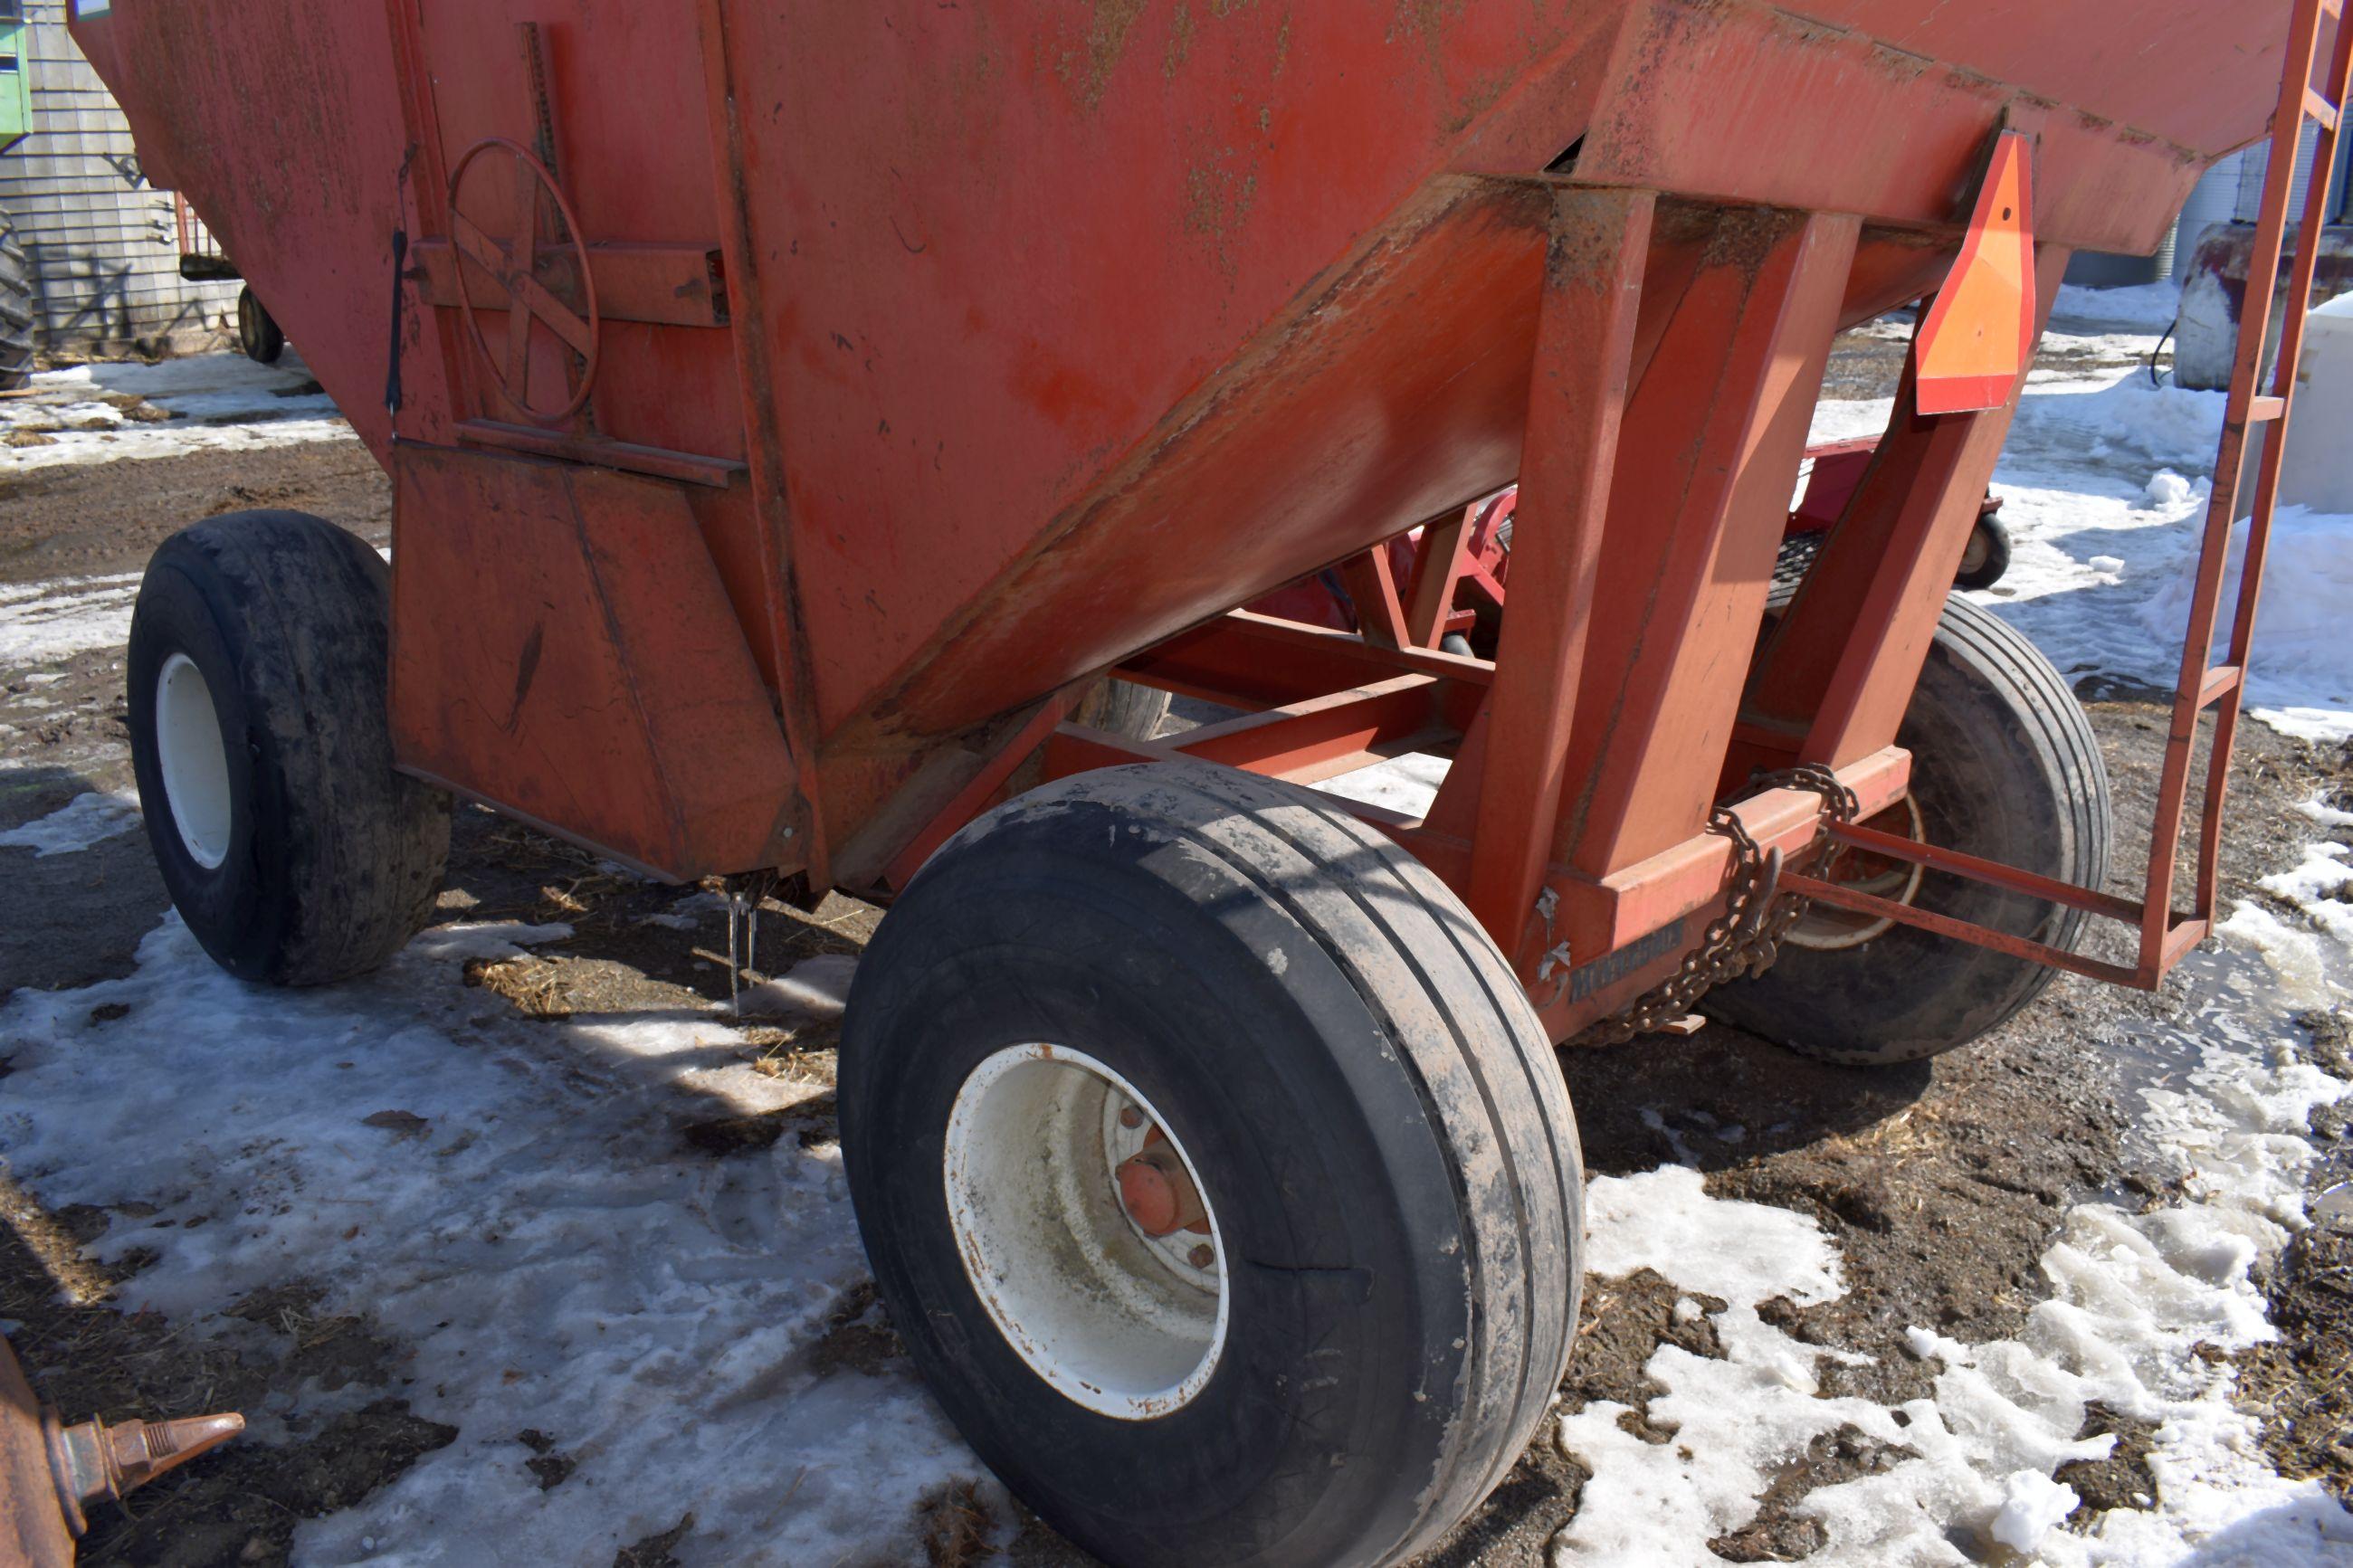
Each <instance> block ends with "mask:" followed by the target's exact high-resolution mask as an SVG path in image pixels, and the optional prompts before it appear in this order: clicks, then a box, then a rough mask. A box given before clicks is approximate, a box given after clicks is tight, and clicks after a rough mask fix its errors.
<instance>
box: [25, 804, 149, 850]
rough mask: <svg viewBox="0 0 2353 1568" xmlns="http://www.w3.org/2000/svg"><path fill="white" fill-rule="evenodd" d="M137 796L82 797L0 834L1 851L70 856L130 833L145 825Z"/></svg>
mask: <svg viewBox="0 0 2353 1568" xmlns="http://www.w3.org/2000/svg"><path fill="white" fill-rule="evenodd" d="M141 821H142V817H141V816H140V814H139V797H138V796H137V795H99V794H95V793H92V794H89V795H76V796H75V797H74V798H73V799H72V800H70V801H69V802H67V803H66V804H65V805H62V806H60V807H58V809H57V810H56V811H53V812H51V813H49V815H48V816H44V817H42V818H41V819H40V820H38V821H37V822H28V823H26V824H25V826H22V827H12V828H10V829H8V831H6V832H5V833H0V849H30V850H32V851H33V852H34V853H35V854H36V855H37V856H41V857H43V858H47V857H48V856H51V855H70V854H73V853H75V852H76V851H78V850H82V849H87V848H89V847H90V846H91V845H93V844H97V843H100V842H102V841H104V840H106V839H109V838H111V837H114V836H115V835H116V834H118V833H128V832H130V831H131V830H132V828H134V827H136V826H139V824H140V822H141Z"/></svg>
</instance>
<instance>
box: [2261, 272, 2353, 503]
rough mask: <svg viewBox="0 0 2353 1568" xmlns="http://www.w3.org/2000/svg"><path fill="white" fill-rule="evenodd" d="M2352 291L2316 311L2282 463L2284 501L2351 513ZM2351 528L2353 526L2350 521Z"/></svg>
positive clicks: (2299, 375) (2308, 331) (2306, 341)
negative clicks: (2292, 422) (2346, 435)
mask: <svg viewBox="0 0 2353 1568" xmlns="http://www.w3.org/2000/svg"><path fill="white" fill-rule="evenodd" d="M2348 430H2353V294H2340V295H2338V296H2337V298H2336V299H2334V300H2330V301H2329V302H2328V303H2327V304H2326V305H2323V306H2321V307H2320V309H2318V310H2315V311H2314V312H2313V313H2312V315H2311V318H2310V325H2309V326H2308V327H2307V329H2306V336H2305V340H2304V363H2303V365H2302V367H2301V369H2300V370H2299V371H2298V372H2297V374H2296V391H2295V423H2294V424H2293V425H2292V426H2290V428H2289V430H2288V437H2287V453H2286V456H2285V457H2284V458H2282V459H2281V462H2280V497H2279V499H2280V504H2281V505H2282V506H2302V507H2309V508H2311V509H2312V510H2314V511H2317V512H2328V513H2333V514H2338V515H2343V516H2348V517H2353V442H2348V441H2347V440H2346V439H2345V433H2346V432H2347V431H2348ZM2348 527H2353V524H2348Z"/></svg>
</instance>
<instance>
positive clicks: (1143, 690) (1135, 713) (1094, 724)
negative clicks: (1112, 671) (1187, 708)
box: [1071, 679, 1171, 741]
mask: <svg viewBox="0 0 2353 1568" xmlns="http://www.w3.org/2000/svg"><path fill="white" fill-rule="evenodd" d="M1170 700H1171V699H1170V697H1169V694H1168V693H1167V692H1166V691H1162V690H1160V689H1157V688H1155V687H1150V686H1138V685H1137V684H1135V682H1134V681H1132V680H1117V679H1104V680H1102V681H1099V682H1098V683H1097V684H1096V686H1095V689H1093V690H1092V691H1090V692H1088V693H1087V694H1086V696H1085V697H1084V698H1083V699H1082V700H1080V702H1079V705H1078V707H1077V708H1076V709H1075V710H1072V712H1071V722H1072V723H1075V724H1083V725H1085V726H1086V727H1087V728H1088V729H1090V730H1101V731H1103V732H1105V733H1106V734H1112V735H1120V736H1124V737H1125V738H1126V739H1128V740H1131V741H1149V740H1151V739H1152V738H1153V737H1154V736H1155V735H1157V734H1159V733H1160V726H1161V723H1162V722H1163V721H1165V720H1166V719H1167V717H1168V706H1169V702H1170Z"/></svg>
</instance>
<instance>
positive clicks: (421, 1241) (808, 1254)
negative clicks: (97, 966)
mask: <svg viewBox="0 0 2353 1568" xmlns="http://www.w3.org/2000/svg"><path fill="white" fill-rule="evenodd" d="M565 934H567V933H566V930H565V928H564V927H561V926H555V927H540V928H530V927H490V928H463V927H445V928H441V929H439V930H437V931H429V932H427V934H426V935H424V936H422V937H420V938H418V939H417V942H415V943H414V944H412V946H411V947H410V948H409V950H408V951H407V952H406V953H405V954H403V955H402V956H401V957H400V958H399V959H398V960H397V961H396V963H394V964H393V966H392V967H391V968H390V969H388V970H387V971H385V973H382V974H380V975H378V976H376V977H375V978H374V979H371V980H369V981H366V982H364V983H361V984H352V985H346V986H342V987H338V988H335V989H332V990H322V991H303V992H284V991H268V990H262V989H257V988H253V987H248V986H245V985H242V984H238V983H237V982H236V981H234V980H231V979H229V978H228V977H227V975H225V974H223V973H221V972H220V971H218V970H217V969H216V968H215V967H214V966H213V964H212V963H211V962H210V961H209V960H208V959H206V956H205V955H204V953H203V952H202V951H201V950H200V949H199V948H198V947H197V945H196V943H195V940H194V938H193V937H192V936H191V935H190V934H189V932H188V931H187V930H186V928H185V926H183V925H182V924H181V923H180V922H179V921H178V920H177V919H176V917H167V918H166V920H165V921H164V924H163V925H162V926H161V927H160V928H159V929H158V930H156V931H154V932H153V934H152V935H150V936H149V937H148V938H147V939H146V941H145V942H144V943H143V944H142V946H141V948H140V950H139V955H138V962H139V967H138V970H137V972H136V973H133V974H132V975H131V976H130V977H128V978H127V979H123V980H119V981H111V982H107V983H104V984H99V985H95V986H92V987H90V988H89V989H86V990H80V991H67V992H55V993H44V992H32V991H21V992H18V993H17V994H16V996H15V997H14V998H13V999H11V1000H10V1001H9V1002H8V1003H6V1004H5V1005H0V1037H5V1038H6V1039H8V1040H9V1041H10V1042H11V1051H10V1054H11V1058H12V1059H11V1068H12V1070H11V1072H10V1074H9V1077H8V1092H7V1095H6V1098H5V1101H0V1147H5V1150H6V1153H7V1162H8V1165H9V1167H10V1169H11V1171H12V1173H14V1174H15V1175H16V1177H17V1179H18V1180H20V1181H23V1182H25V1183H26V1184H28V1185H29V1186H31V1187H32V1188H33V1189H34V1190H36V1191H37V1193H38V1194H40V1196H41V1198H42V1199H43V1201H44V1202H45V1203H47V1204H48V1205H52V1206H56V1205H64V1204H70V1203H91V1204H104V1205H121V1204H125V1203H130V1202H132V1201H133V1200H142V1201H145V1202H150V1203H154V1204H157V1205H160V1206H159V1209H158V1212H156V1213H155V1214H154V1215H152V1216H151V1217H148V1218H146V1219H138V1220H134V1219H132V1218H131V1217H130V1216H129V1215H127V1214H126V1215H123V1216H122V1218H121V1220H119V1221H118V1223H117V1224H116V1225H115V1226H114V1227H113V1228H112V1229H111V1230H110V1231H109V1232H108V1234H107V1236H106V1238H105V1239H104V1241H103V1242H102V1243H101V1244H100V1250H101V1252H102V1253H103V1254H104V1255H107V1256H118V1255H120V1254H121V1253H122V1252H124V1251H126V1250H129V1249H131V1248H134V1247H146V1248H153V1250H154V1252H155V1254H156V1260H155V1261H154V1262H153V1264H152V1265H151V1266H149V1267H147V1268H143V1269H142V1270H141V1271H139V1272H138V1273H137V1274H136V1275H135V1276H134V1277H133V1278H132V1279H131V1280H130V1281H129V1282H128V1283H127V1284H126V1285H125V1286H124V1287H123V1288H122V1290H121V1305H122V1307H123V1309H124V1310H127V1311H137V1310H142V1309H148V1308H152V1309H153V1310H158V1311H161V1312H164V1313H165V1314H167V1315H169V1316H170V1318H171V1319H172V1320H173V1321H174V1322H175V1323H178V1324H195V1323H201V1322H204V1321H206V1320H208V1319H214V1318H216V1315H217V1314H218V1313H220V1311H221V1310H223V1309H224V1308H225V1307H227V1306H228V1305H229V1304H231V1303H232V1302H234V1301H236V1300H237V1299H238V1298H239V1297H241V1296H243V1295H244V1294H246V1293H248V1292H249V1291H252V1290H254V1289H259V1288H262V1287H265V1286H272V1285H283V1284H285V1283H287V1282H289V1281H290V1280H297V1279H310V1280H315V1281H316V1282H318V1283H319V1284H321V1285H322V1286H324V1287H325V1288H326V1289H327V1291H328V1305H329V1308H330V1310H336V1311H344V1312H356V1313H364V1314H366V1315H368V1316H369V1317H371V1318H372V1319H374V1321H375V1322H376V1323H378V1324H380V1325H382V1327H383V1329H384V1330H385V1331H388V1332H389V1334H390V1335H391V1336H393V1337H394V1338H396V1339H397V1340H399V1341H403V1342H407V1343H411V1344H414V1345H415V1346H416V1347H417V1356H416V1358H415V1360H414V1361H413V1362H411V1363H408V1364H407V1365H406V1367H405V1368H404V1369H403V1370H404V1372H405V1373H406V1376H407V1377H409V1378H411V1379H413V1380H414V1381H413V1383H411V1384H408V1385H407V1386H406V1387H403V1388H400V1389H399V1390H398V1392H399V1393H400V1394H403V1395H404V1396H406V1398H408V1399H409V1400H411V1401H412V1402H413V1404H414V1405H415V1407H416V1408H417V1412H418V1414H420V1415H424V1416H426V1417H427V1418H429V1419H434V1420H438V1421H444V1422H448V1423H450V1424H452V1425H455V1426H458V1427H459V1429H460V1432H459V1437H458V1439H457V1440H456V1442H455V1443H453V1444H452V1445H450V1446H449V1447H445V1448H442V1449H439V1450H438V1451H436V1452H433V1453H430V1454H427V1456H425V1458H422V1459H421V1460H419V1461H418V1462H417V1465H416V1467H415V1468H412V1469H411V1470H409V1471H408V1472H407V1473H406V1475H404V1476H403V1477H402V1478H401V1479H400V1480H398V1481H397V1482H396V1483H395V1484H394V1485H392V1486H391V1487H389V1488H387V1489H385V1490H383V1491H380V1492H378V1493H376V1494H375V1495H374V1496H372V1497H370V1498H369V1499H367V1500H365V1501H364V1502H363V1503H362V1504H360V1505H359V1506H358V1507H357V1508H354V1509H352V1510H347V1511H345V1512H343V1513H339V1514H335V1515H333V1516H332V1517H329V1518H327V1519H323V1520H319V1521H311V1522H310V1523H306V1524H305V1525H303V1526H302V1528H301V1532H300V1534H299V1535H298V1536H297V1537H296V1542H295V1554H296V1557H297V1560H298V1561H301V1562H308V1563H363V1562H386V1563H390V1562H397V1563H404V1564H429V1563H448V1564H465V1563H480V1562H481V1561H483V1560H484V1559H483V1558H482V1556H481V1555H480V1553H481V1552H482V1550H483V1546H482V1543H483V1542H491V1541H496V1542H499V1546H498V1549H497V1552H496V1555H497V1557H498V1558H499V1559H500V1560H501V1561H504V1562H512V1563H524V1562H529V1563H602V1562H609V1561H611V1560H612V1558H613V1555H614V1553H615V1552H617V1550H618V1549H619V1548H620V1547H621V1546H622V1545H624V1544H626V1543H628V1542H632V1541H637V1540H639V1539H642V1538H643V1537H645V1536H648V1535H650V1534H653V1533H656V1532H658V1531H664V1530H667V1529H669V1528H670V1526H671V1525H674V1524H675V1523H677V1522H678V1520H679V1518H680V1516H681V1515H682V1514H683V1513H685V1512H687V1511H688V1510H690V1509H691V1510H693V1511H694V1513H695V1516H696V1521H697V1523H696V1528H695V1531H694V1533H693V1535H692V1537H691V1541H690V1542H689V1543H688V1544H687V1545H686V1546H684V1547H681V1551H691V1552H692V1553H694V1554H695V1555H694V1558H693V1560H694V1561H696V1562H702V1563H746V1564H750V1563H776V1564H786V1563H791V1564H805V1563H837V1562H841V1561H844V1560H849V1561H860V1562H863V1561H889V1562H903V1561H907V1560H909V1559H910V1557H912V1556H915V1555H918V1553H917V1552H916V1550H915V1548H914V1545H913V1538H912V1535H911V1530H912V1510H913V1505H914V1503H915V1501H916V1500H917V1498H918V1497H919V1496H920V1495H921V1494H922V1493H923V1491H924V1490H926V1489H929V1488H931V1487H934V1486H936V1485H938V1484H940V1483H942V1482H944V1481H946V1480H949V1479H955V1478H959V1477H966V1476H972V1477H979V1476H984V1475H985V1474H986V1472H985V1471H983V1470H982V1469H981V1468H980V1467H979V1465H978V1463H977V1461H976V1460H975V1459H974V1458H972V1457H971V1455H970V1454H969V1452H968V1451H967V1450H965V1448H964V1447H963V1445H962V1444H961V1443H960V1442H959V1441H958V1440H957V1438H956V1437H955V1434H954V1433H953V1431H952V1430H951V1429H950V1428H949V1427H948V1426H947V1425H946V1423H945V1421H944V1418H943V1417H942V1416H940V1415H939V1414H938V1413H937V1410H936V1408H935V1407H934V1405H933V1404H932V1402H931V1400H930V1398H929V1397H928V1396H927V1395H926V1394H924V1393H923V1390H922V1389H921V1387H920V1386H919V1385H918V1384H917V1383H916V1382H915V1381H914V1379H913V1376H912V1374H907V1373H894V1374H886V1375H881V1376H874V1377H870V1376H867V1375H865V1374H862V1373H856V1372H850V1371H843V1370H828V1369H827V1368H826V1367H824V1366H823V1365H820V1364H816V1363H814V1362H813V1352H812V1347H813V1346H814V1345H815V1344H816V1342H818V1340H819V1339H820V1338H821V1337H822V1336H823V1335H824V1334H825V1333H826V1331H827V1330H828V1321H827V1320H828V1315H829V1314H831V1313H833V1312H835V1311H836V1310H838V1309H839V1308H840V1307H841V1306H842V1304H843V1293H844V1292H845V1290H846V1289H848V1288H849V1287H850V1286H851V1285H853V1284H855V1283H857V1282H858V1281H860V1280H861V1279H863V1278H864V1276H865V1273H866V1260H865V1256H864V1254H863V1252H862V1251H861V1249H860V1245H859V1239H858V1232H857V1227H856V1226H855V1223H854V1221H853V1219H852V1216H851V1214H850V1208H849V1194H848V1191H847V1188H846V1184H845V1179H844V1176H843V1173H842V1168H841V1161H840V1158H839V1152H838V1151H837V1150H835V1149H833V1148H831V1147H829V1146H821V1147H819V1148H817V1149H805V1148H803V1147H802V1146H801V1144H800V1142H799V1141H798V1140H797V1139H793V1138H786V1139H783V1140H781V1141H780V1142H778V1143H777V1144H776V1149H775V1151H774V1152H773V1154H770V1155H765V1156H762V1157H759V1158H750V1159H741V1158H739V1159H735V1160H730V1161H727V1162H724V1163H721V1162H715V1161H713V1160H712V1159H710V1158H708V1157H707V1156H704V1155H701V1154H696V1153H691V1152H688V1151H687V1150H685V1149H684V1148H683V1146H682V1145H681V1142H680V1140H679V1137H678V1133H677V1131H676V1123H677V1121H679V1120H680V1119H681V1118H682V1117H691V1116H693V1115H695V1114H700V1115H701V1116H704V1117H708V1116H710V1115H714V1114H729V1113H733V1112H737V1111H744V1110H765V1109H770V1108H774V1107H776V1106H777V1105H780V1104H784V1103H789V1102H790V1101H791V1100H793V1099H794V1098H796V1097H797V1096H799V1095H805V1094H807V1093H808V1092H810V1091H809V1090H807V1089H794V1088H791V1087H790V1086H780V1085H778V1084H777V1083H776V1082H775V1080H772V1079H765V1078H762V1077H760V1076H759V1075H757V1074H755V1073H754V1072H752V1071H751V1069H750V1068H748V1067H745V1066H743V1065H741V1063H740V1062H739V1060H738V1059H737V1057H736V1055H735V1053H734V1052H733V1050H732V1049H730V1048H729V1047H730V1044H731V1042H732V1041H733V1036H732V1035H731V1034H730V1032H729V1031H728V1030H727V1029H726V1028H725V1027H724V1026H722V1025H720V1024H719V1023H718V1022H717V1021H715V1020H714V1019H712V1018H710V1017H708V1016H702V1015H687V1016H675V1017H670V1018H659V1019H641V1018H632V1019H629V1020H626V1021H613V1022H606V1023H575V1024H569V1025H554V1024H548V1023H536V1022H531V1021H527V1020H523V1019H521V1018H518V1017H516V1016H514V1015H513V1014H512V1011H511V1009H509V1008H508V1006H507V1005H506V1004H504V1003H503V1002H501V1001H499V1000H498V999H497V998H496V997H495V996H494V995H493V994H491V992H489V991H485V990H480V989H473V988H469V987H467V986H466V985H465V984H463V983H462V978H461V973H460V972H461V968H462V965H463V963H464V961H465V960H467V959H468V958H471V957H486V958H492V959H495V958H500V957H506V956H512V955H513V954H514V953H516V952H519V951H520V946H521V944H524V943H529V942H535V941H540V940H545V939H550V938H554V937H559V936H562V935H565ZM107 1005H126V1006H128V1007H129V1009H130V1012H129V1013H128V1015H127V1016H122V1017H120V1018H115V1019H111V1020H110V1019H106V1018H104V1017H102V1016H99V1015H97V1014H94V1013H93V1008H97V1007H101V1006H107ZM159 1128H169V1129H171V1130H172V1135H171V1136H169V1137H158V1136H156V1131H157V1129H159ZM199 1221H202V1222H205V1223H198V1222H199ZM376 1397H381V1392H380V1391H370V1390H364V1389H359V1388H353V1389H352V1390H350V1391H349V1398H350V1402H351V1403H352V1404H353V1405H360V1404H364V1403H367V1402H368V1401H369V1400H370V1399H373V1398H376ZM314 1404H315V1402H314ZM248 1416H251V1417H255V1418H256V1419H255V1426H256V1432H257V1436H259V1437H261V1438H262V1439H264V1440H269V1438H271V1437H272V1436H275V1435H276V1434H275V1432H274V1431H273V1430H272V1428H273V1426H274V1423H275V1413H273V1412H270V1411H261V1412H252V1411H248ZM529 1428H537V1429H539V1430H541V1431H543V1432H547V1433H550V1434H553V1435H555V1436H557V1438H558V1440H559V1441H560V1443H561V1445H562V1448H563V1451H564V1452H565V1454H567V1455H568V1456H571V1457H574V1458H577V1459H578V1460H579V1461H580V1468H579V1469H578V1470H577V1471H576V1472H575V1474H574V1476H573V1477H572V1479H571V1480H570V1481H568V1482H567V1483H566V1484H565V1486H564V1487H563V1488H562V1489H558V1490H555V1491H552V1492H543V1491H542V1490H541V1489H540V1485H539V1483H538V1480H537V1479H536V1478H534V1477H533V1475H532V1474H531V1472H529V1471H528V1470H526V1469H525V1468H523V1462H524V1460H526V1459H528V1458H532V1457H533V1451H532V1450H531V1449H528V1448H526V1447H522V1445H521V1444H520V1443H519V1442H517V1440H516V1438H515V1434H517V1433H519V1432H522V1431H524V1430H526V1429H529ZM584 1483H585V1484H584Z"/></svg>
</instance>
